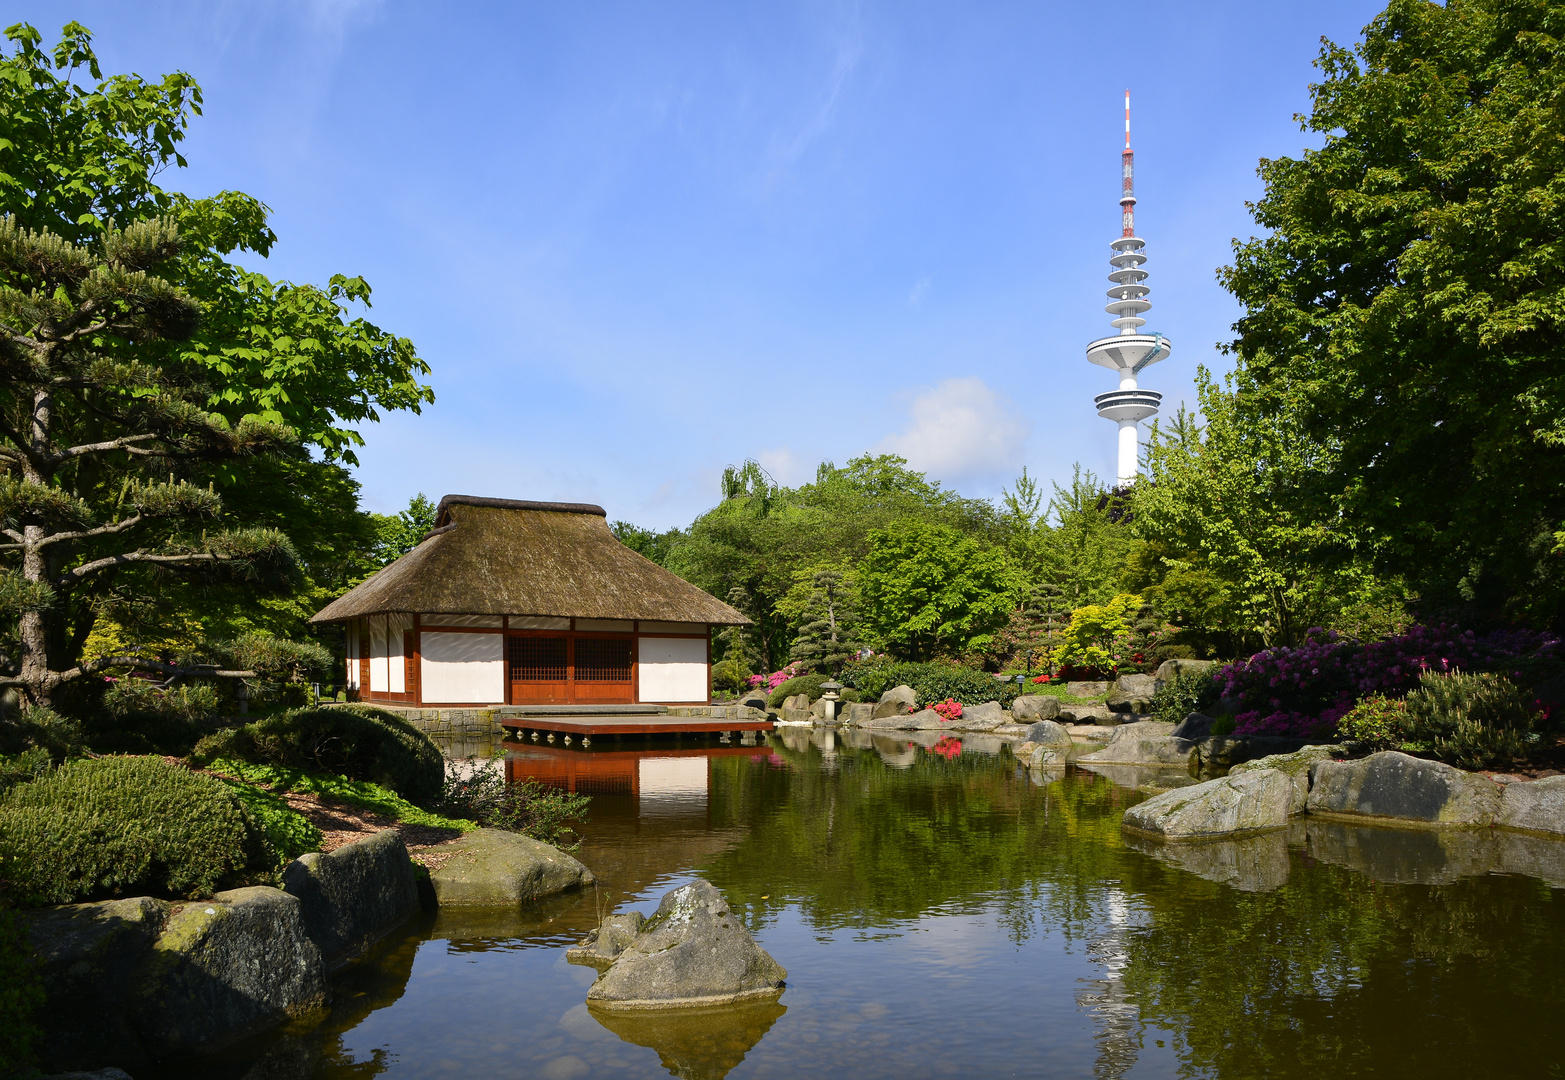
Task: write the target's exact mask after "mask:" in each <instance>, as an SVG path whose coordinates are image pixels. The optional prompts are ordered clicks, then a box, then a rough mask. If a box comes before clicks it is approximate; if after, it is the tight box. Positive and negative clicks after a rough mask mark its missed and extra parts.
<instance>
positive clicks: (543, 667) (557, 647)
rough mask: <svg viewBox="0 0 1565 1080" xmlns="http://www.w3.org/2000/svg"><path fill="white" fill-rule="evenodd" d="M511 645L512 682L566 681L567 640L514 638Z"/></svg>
mask: <svg viewBox="0 0 1565 1080" xmlns="http://www.w3.org/2000/svg"><path fill="white" fill-rule="evenodd" d="M509 645H510V661H511V681H512V682H564V681H565V677H566V676H565V669H566V663H567V660H566V658H567V655H568V648H567V644H566V639H565V638H562V637H559V638H554V637H513V638H511V639H510V643H509Z"/></svg>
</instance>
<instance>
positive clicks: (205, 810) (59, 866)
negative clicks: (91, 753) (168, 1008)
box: [0, 757, 275, 904]
mask: <svg viewBox="0 0 1565 1080" xmlns="http://www.w3.org/2000/svg"><path fill="white" fill-rule="evenodd" d="M274 858H275V857H274V855H273V853H272V852H271V851H270V850H269V848H268V845H267V843H266V839H265V835H264V833H263V832H262V830H261V829H260V828H259V827H258V825H257V824H256V822H255V821H254V819H253V818H252V817H251V816H250V815H249V814H248V813H247V812H246V810H245V808H244V806H243V804H242V803H241V802H240V800H239V798H238V796H236V795H235V794H234V793H233V791H231V790H230V789H229V788H228V786H227V785H225V784H224V783H223V782H222V781H220V780H218V779H216V778H215V777H211V776H204V775H202V774H200V773H194V772H191V771H190V770H189V769H186V768H183V767H180V766H177V765H171V764H169V763H168V762H166V761H164V760H163V759H162V758H156V757H103V758H92V759H78V760H75V761H68V762H66V763H65V764H64V765H61V766H60V767H59V768H58V769H56V770H54V771H53V772H51V773H49V774H48V775H47V776H44V777H41V778H40V779H37V780H34V781H32V782H31V783H26V784H18V785H17V786H16V787H13V788H12V789H11V790H10V791H9V792H7V793H6V795H5V797H4V799H3V800H0V867H4V868H5V870H4V876H5V877H6V878H7V879H8V882H9V886H10V888H11V890H12V893H13V895H14V896H15V897H16V899H17V901H18V902H19V903H24V904H69V903H74V902H76V901H78V900H89V899H96V898H101V897H109V896H130V895H135V894H137V893H147V892H154V893H161V894H163V895H173V896H184V897H195V896H205V895H208V894H210V893H211V892H212V890H213V889H215V888H217V887H219V886H220V885H221V884H223V883H226V882H229V881H233V880H236V879H238V878H239V877H240V876H241V875H243V874H244V873H245V872H246V871H247V870H252V869H264V868H267V867H269V866H270V865H271V864H272V863H273V861H274Z"/></svg>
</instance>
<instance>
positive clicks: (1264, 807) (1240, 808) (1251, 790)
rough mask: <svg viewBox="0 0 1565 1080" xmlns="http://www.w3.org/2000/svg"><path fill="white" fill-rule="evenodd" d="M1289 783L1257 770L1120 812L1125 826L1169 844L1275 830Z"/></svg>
mask: <svg viewBox="0 0 1565 1080" xmlns="http://www.w3.org/2000/svg"><path fill="white" fill-rule="evenodd" d="M1292 804H1293V780H1292V778H1291V777H1289V776H1288V775H1287V774H1286V773H1283V772H1282V771H1281V770H1278V769H1259V770H1256V771H1255V772H1248V773H1240V774H1238V775H1237V776H1233V775H1230V776H1224V777H1220V778H1218V779H1216V780H1208V781H1206V782H1205V783H1202V784H1194V785H1192V786H1190V787H1182V788H1177V789H1175V790H1173V791H1165V792H1163V794H1161V795H1154V796H1153V797H1152V798H1150V799H1148V800H1147V801H1146V802H1143V803H1137V804H1136V805H1135V806H1132V807H1131V808H1130V809H1129V810H1126V811H1125V820H1124V825H1125V828H1127V829H1136V830H1139V831H1140V832H1144V833H1148V834H1151V835H1153V836H1161V837H1163V838H1165V839H1169V840H1193V839H1199V838H1201V837H1209V836H1226V835H1230V834H1232V833H1243V832H1256V831H1259V830H1261V829H1276V828H1281V827H1282V826H1284V825H1286V824H1287V823H1288V813H1289V811H1290V810H1291V808H1292Z"/></svg>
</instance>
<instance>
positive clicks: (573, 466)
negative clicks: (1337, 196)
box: [9, 0, 1379, 528]
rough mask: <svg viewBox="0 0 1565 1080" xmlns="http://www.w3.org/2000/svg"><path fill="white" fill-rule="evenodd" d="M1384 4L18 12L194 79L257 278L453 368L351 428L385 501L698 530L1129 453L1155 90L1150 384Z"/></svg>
mask: <svg viewBox="0 0 1565 1080" xmlns="http://www.w3.org/2000/svg"><path fill="white" fill-rule="evenodd" d="M1378 9H1379V5H1378V4H1373V3H1363V2H1347V0H1319V2H1314V3H1274V4H1257V3H1254V2H1253V0H1249V2H1245V3H1237V2H1233V3H1230V2H1213V0H1207V2H1204V3H1183V4H1174V3H1158V2H1145V3H1140V4H1136V5H1132V6H1130V7H1125V6H1115V5H1108V4H1092V5H1087V4H1072V3H1053V4H1049V3H1031V4H1023V3H1002V2H992V3H955V2H952V3H920V2H916V0H896V2H891V0H888V2H879V3H876V2H864V3H851V2H800V3H789V2H784V0H774V2H771V3H744V2H715V0H714V2H709V3H678V2H663V3H645V2H641V3H612V2H588V3H553V4H541V3H488V4H482V3H467V4H458V3H448V4H439V5H413V4H408V3H395V2H374V0H335V2H328V0H311V2H305V0H299V2H288V0H267V2H259V0H258V2H250V3H243V2H222V0H217V2H214V0H205V2H156V0H141V2H137V3H134V4H127V3H124V2H85V3H72V4H57V3H33V2H22V3H14V4H13V5H11V8H10V15H9V18H10V19H12V20H17V19H25V20H26V21H29V22H32V23H33V24H34V25H36V26H38V27H39V29H40V30H42V31H43V32H44V33H45V35H46V38H47V39H48V40H50V41H51V42H52V40H53V35H54V33H55V32H56V31H57V30H58V28H59V26H60V25H61V24H62V23H63V22H65V21H67V20H69V19H76V20H77V21H80V22H82V23H84V24H86V25H87V26H88V27H89V28H90V29H91V30H92V31H93V32H94V33H95V35H96V46H97V49H98V52H99V56H100V57H101V58H102V60H103V63H104V68H105V70H106V71H136V72H139V73H141V74H143V75H147V76H156V75H161V74H162V73H164V72H166V71H170V70H174V69H183V70H185V71H188V72H190V73H191V74H192V75H194V76H195V77H196V78H197V80H198V81H199V82H200V83H201V85H202V87H203V89H204V91H205V97H206V107H205V115H204V116H203V117H201V118H199V119H197V120H196V122H195V124H194V125H193V128H192V131H191V134H190V136H189V138H188V139H187V141H186V143H185V146H184V153H185V155H186V157H187V158H188V159H189V161H190V167H189V168H187V169H185V170H180V171H177V172H174V173H171V174H170V175H168V176H166V177H165V183H166V186H169V187H173V188H177V189H180V190H184V191H188V192H190V193H192V194H196V195H201V194H209V193H212V192H215V191H218V190H222V189H225V188H226V189H237V190H242V191H246V192H249V193H251V194H253V195H255V196H257V197H259V198H261V199H262V200H263V201H265V202H266V203H267V204H268V205H269V206H271V207H272V209H273V211H274V219H273V225H274V228H275V229H276V231H277V233H278V235H279V237H280V238H281V242H280V243H279V244H278V245H277V247H276V249H275V250H274V252H273V254H272V257H271V258H270V259H267V260H264V261H261V260H258V261H257V262H258V268H260V269H262V270H264V271H265V272H266V273H268V274H269V275H271V276H273V277H278V278H288V279H291V280H294V281H314V282H320V281H324V280H325V279H326V278H327V277H328V276H329V275H331V274H332V273H337V272H342V273H349V274H362V275H364V276H365V277H366V278H367V279H368V280H369V282H370V283H371V285H372V286H373V287H374V289H375V306H374V310H373V312H372V313H371V317H372V318H373V319H374V321H376V322H377V323H379V324H380V325H382V326H384V327H386V328H387V329H390V330H393V331H395V332H397V333H400V334H404V335H406V336H408V337H410V338H412V339H413V341H414V342H415V343H416V345H417V346H418V348H419V351H420V353H421V354H422V355H423V356H424V358H425V359H426V360H427V361H428V362H429V363H430V365H431V366H432V367H433V368H434V375H433V384H434V387H435V392H436V395H437V398H438V400H437V402H436V403H435V405H434V406H432V407H430V408H428V409H426V410H425V412H424V414H423V415H422V416H417V417H415V416H395V417H388V418H387V419H386V420H385V421H383V422H382V423H380V424H379V425H373V426H371V427H370V428H368V429H367V431H366V433H365V434H366V437H367V439H368V443H369V445H368V446H367V447H366V448H365V449H364V450H363V451H362V452H361V455H360V456H361V458H362V460H363V465H362V467H361V468H360V469H359V471H358V472H359V479H360V481H361V482H362V484H363V487H364V500H365V505H366V506H367V507H368V508H370V509H375V510H380V511H388V512H389V511H392V510H395V509H398V508H400V507H401V506H403V505H405V504H406V502H407V500H408V498H409V497H410V496H411V495H412V494H413V493H414V492H417V491H424V492H426V493H428V494H429V495H430V496H432V497H435V498H438V497H439V496H440V495H443V494H447V493H451V492H461V493H464V494H476V495H491V496H499V497H509V498H522V499H566V500H571V501H585V502H598V503H601V504H602V505H603V506H605V507H606V508H607V509H608V511H609V516H610V517H611V518H623V519H626V520H630V521H634V522H637V523H639V524H643V525H647V526H655V527H660V528H661V527H667V526H671V525H683V524H687V523H688V522H689V521H690V520H691V518H693V517H694V516H695V515H696V514H697V513H699V512H701V511H702V510H704V509H706V508H707V507H709V506H711V505H712V504H713V503H714V502H715V501H716V500H717V490H718V488H717V482H718V477H719V475H720V474H721V472H722V470H723V468H724V466H726V465H729V464H738V463H740V462H741V461H743V460H744V459H745V458H747V457H754V458H757V459H758V460H760V461H761V462H762V463H763V464H764V465H766V466H767V468H768V469H770V471H771V472H772V473H773V475H774V476H776V477H777V479H778V480H780V481H782V482H784V483H789V484H796V483H800V482H803V481H806V480H808V479H809V478H811V477H812V476H813V475H814V472H815V467H816V464H817V463H818V462H819V461H821V460H823V459H829V460H834V461H836V462H838V463H842V462H844V461H846V460H847V459H849V458H850V457H853V456H855V455H857V454H860V453H863V452H865V451H888V450H889V451H895V452H898V453H901V454H903V455H904V456H905V457H907V458H909V459H910V460H911V461H912V462H913V464H914V465H915V466H917V467H919V468H922V469H925V470H927V471H928V472H929V473H930V475H931V476H932V477H934V478H936V479H938V480H940V481H942V482H943V483H945V484H947V485H948V486H952V487H955V488H957V489H958V490H960V491H962V492H963V493H964V494H968V495H973V496H984V497H988V496H993V495H995V494H997V493H998V492H999V491H1000V489H1001V488H1002V487H1004V486H1005V485H1007V484H1008V483H1009V482H1010V481H1011V480H1012V478H1013V477H1014V476H1015V475H1016V474H1017V473H1018V472H1019V471H1020V470H1021V468H1022V467H1023V466H1024V465H1025V466H1027V467H1028V468H1029V469H1030V471H1031V473H1032V474H1033V475H1035V476H1039V477H1041V478H1044V479H1048V480H1068V479H1069V477H1070V473H1071V468H1072V465H1073V463H1076V462H1080V463H1081V464H1082V465H1083V466H1084V467H1086V468H1088V469H1091V470H1093V471H1094V472H1096V473H1098V474H1099V475H1100V476H1101V475H1108V476H1112V475H1113V468H1114V448H1115V442H1114V434H1115V429H1114V426H1113V425H1112V424H1111V423H1109V422H1108V421H1105V420H1100V419H1098V417H1097V416H1096V414H1095V413H1094V412H1093V408H1092V396H1093V395H1094V394H1096V393H1100V392H1102V391H1104V390H1110V389H1113V388H1114V380H1113V376H1112V375H1111V374H1110V373H1109V372H1106V371H1104V370H1103V369H1101V368H1096V367H1093V366H1092V365H1090V364H1088V363H1087V362H1086V358H1085V354H1084V349H1085V345H1086V343H1087V342H1088V341H1089V340H1091V339H1093V338H1096V337H1101V336H1105V335H1107V334H1108V333H1111V332H1112V330H1111V328H1110V327H1109V326H1108V324H1107V319H1108V316H1107V315H1105V314H1104V313H1103V311H1102V306H1103V304H1104V303H1105V299H1104V295H1103V294H1104V290H1105V289H1106V288H1107V287H1108V282H1107V280H1106V279H1105V274H1107V272H1108V270H1109V266H1108V263H1107V256H1108V254H1109V249H1108V243H1109V241H1110V240H1112V239H1114V238H1115V237H1116V236H1117V235H1118V233H1119V223H1118V207H1117V206H1116V200H1117V198H1118V167H1119V156H1118V155H1119V149H1120V146H1121V144H1122V138H1123V136H1122V123H1123V122H1122V108H1123V106H1122V93H1123V91H1124V90H1125V89H1126V88H1129V89H1130V90H1131V92H1132V95H1133V107H1134V117H1133V124H1134V145H1135V149H1136V152H1137V154H1136V166H1137V195H1138V196H1139V197H1140V200H1141V203H1140V206H1139V207H1138V213H1137V224H1138V230H1137V231H1138V232H1139V233H1140V234H1141V235H1142V236H1143V237H1145V238H1146V240H1147V244H1148V248H1147V250H1148V253H1149V256H1150V259H1149V262H1148V269H1149V271H1150V272H1151V275H1152V276H1151V279H1150V282H1149V284H1150V285H1151V286H1152V296H1151V299H1152V301H1153V303H1154V307H1153V310H1152V312H1151V313H1150V315H1149V316H1148V318H1149V325H1148V328H1149V329H1151V330H1157V331H1160V332H1162V333H1164V334H1166V335H1167V336H1168V337H1170V338H1171V339H1172V340H1173V342H1174V354H1173V356H1172V357H1171V358H1170V359H1168V360H1166V361H1164V362H1162V363H1160V364H1158V365H1156V366H1155V367H1152V368H1149V369H1148V370H1147V372H1146V373H1145V374H1144V376H1143V378H1142V385H1144V386H1146V387H1148V388H1150V389H1154V390H1161V391H1163V392H1164V395H1165V397H1164V401H1165V412H1170V411H1172V408H1173V407H1174V406H1175V405H1176V404H1177V403H1178V402H1179V401H1180V400H1181V399H1187V398H1189V397H1190V396H1191V395H1192V394H1193V378H1194V373H1195V368H1196V365H1197V364H1200V363H1205V364H1207V365H1208V366H1213V367H1216V368H1219V369H1221V368H1222V367H1223V366H1224V365H1223V358H1222V357H1221V356H1220V355H1219V354H1218V353H1217V351H1216V348H1215V345H1216V343H1217V342H1218V341H1220V340H1222V339H1224V338H1225V337H1227V336H1228V327H1229V325H1230V324H1231V323H1232V322H1233V320H1234V318H1235V316H1236V314H1237V309H1236V308H1235V306H1234V304H1233V303H1232V301H1231V299H1230V298H1229V297H1228V296H1227V294H1225V293H1224V292H1222V290H1221V289H1220V288H1219V287H1218V286H1217V284H1216V280H1215V273H1214V271H1215V270H1216V268H1217V267H1219V266H1220V265H1222V264H1223V263H1225V262H1226V261H1227V260H1228V255H1229V244H1230V241H1231V239H1232V238H1233V237H1235V236H1241V237H1248V236H1250V235H1251V234H1252V233H1253V232H1254V231H1255V230H1254V227H1253V224H1252V223H1251V221H1250V218H1249V216H1248V214H1247V212H1246V210H1245V207H1244V203H1245V200H1246V199H1253V198H1255V197H1256V196H1257V195H1258V194H1259V192H1260V187H1259V182H1258V180H1257V179H1256V176H1255V166H1256V163H1257V161H1258V159H1259V158H1261V157H1275V156H1279V155H1284V154H1296V153H1298V152H1299V151H1300V150H1301V149H1302V148H1303V147H1304V146H1305V145H1307V137H1306V136H1305V135H1304V134H1303V133H1301V132H1300V131H1299V128H1298V124H1297V123H1296V122H1295V121H1294V120H1293V115H1294V114H1295V113H1296V112H1298V111H1300V110H1302V109H1304V108H1305V107H1306V106H1307V102H1308V95H1307V89H1306V88H1307V86H1308V84H1309V83H1310V82H1311V81H1312V80H1313V77H1314V75H1315V72H1314V70H1313V68H1312V67H1311V66H1310V62H1311V60H1312V59H1313V58H1314V57H1315V55H1316V53H1317V51H1318V49H1319V39H1320V37H1321V36H1322V35H1326V36H1328V37H1331V38H1333V39H1335V40H1338V41H1344V42H1347V41H1352V40H1355V39H1356V37H1357V35H1358V32H1359V30H1360V29H1361V28H1362V26H1363V25H1364V24H1365V23H1367V22H1368V21H1369V19H1370V18H1372V17H1373V15H1374V14H1375V12H1376V11H1377V10H1378Z"/></svg>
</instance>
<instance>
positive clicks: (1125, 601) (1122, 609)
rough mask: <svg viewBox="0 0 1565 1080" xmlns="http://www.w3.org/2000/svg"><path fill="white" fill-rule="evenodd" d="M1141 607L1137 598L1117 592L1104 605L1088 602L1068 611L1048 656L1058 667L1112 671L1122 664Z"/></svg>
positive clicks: (1139, 598)
mask: <svg viewBox="0 0 1565 1080" xmlns="http://www.w3.org/2000/svg"><path fill="white" fill-rule="evenodd" d="M1140 609H1141V597H1139V596H1136V595H1134V594H1133V593H1121V594H1120V595H1118V596H1116V597H1114V598H1113V599H1111V600H1109V602H1108V603H1106V604H1088V605H1087V606H1086V607H1081V608H1077V609H1076V610H1075V611H1073V612H1071V617H1070V623H1069V624H1068V625H1067V626H1066V627H1065V632H1064V633H1063V634H1062V635H1061V636H1060V644H1059V646H1058V647H1057V648H1056V649H1055V651H1054V655H1053V657H1052V658H1051V659H1052V661H1053V663H1054V664H1055V665H1056V666H1058V667H1073V668H1082V669H1087V670H1091V671H1103V672H1113V671H1116V670H1118V669H1119V668H1120V667H1121V666H1123V665H1124V663H1125V661H1126V659H1127V657H1126V652H1127V650H1128V649H1129V646H1130V641H1129V639H1130V636H1131V632H1132V630H1134V628H1135V622H1136V615H1137V613H1138V612H1139V611H1140Z"/></svg>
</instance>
